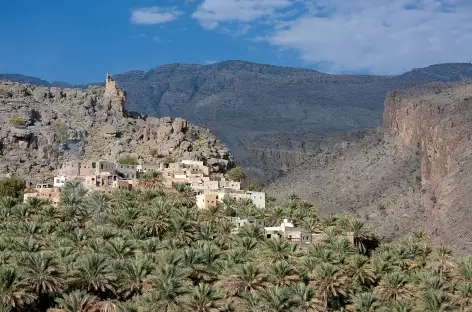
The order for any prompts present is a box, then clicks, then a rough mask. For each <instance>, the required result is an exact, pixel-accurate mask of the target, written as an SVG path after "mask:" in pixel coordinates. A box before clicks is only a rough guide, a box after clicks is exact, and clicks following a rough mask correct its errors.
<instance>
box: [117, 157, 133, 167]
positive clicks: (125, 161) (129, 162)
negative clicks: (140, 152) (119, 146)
mask: <svg viewBox="0 0 472 312" xmlns="http://www.w3.org/2000/svg"><path fill="white" fill-rule="evenodd" d="M118 163H120V164H123V165H137V164H138V160H137V159H136V157H133V156H129V155H127V156H121V157H120V158H118Z"/></svg>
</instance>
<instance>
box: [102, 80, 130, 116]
mask: <svg viewBox="0 0 472 312" xmlns="http://www.w3.org/2000/svg"><path fill="white" fill-rule="evenodd" d="M104 96H105V98H106V99H109V103H110V108H115V109H118V110H119V111H120V112H121V113H124V111H125V102H126V92H125V91H124V90H123V89H121V88H120V87H119V86H118V85H117V83H116V81H115V80H113V78H111V76H110V73H108V72H107V75H106V78H105V94H104Z"/></svg>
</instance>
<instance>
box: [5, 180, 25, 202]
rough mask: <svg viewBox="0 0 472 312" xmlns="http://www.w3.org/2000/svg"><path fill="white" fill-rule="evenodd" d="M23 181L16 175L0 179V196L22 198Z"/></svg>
mask: <svg viewBox="0 0 472 312" xmlns="http://www.w3.org/2000/svg"><path fill="white" fill-rule="evenodd" d="M24 189H25V181H24V180H22V179H20V178H18V177H15V176H13V177H9V178H4V179H1V180H0V197H6V196H8V197H13V198H19V199H23V191H24Z"/></svg>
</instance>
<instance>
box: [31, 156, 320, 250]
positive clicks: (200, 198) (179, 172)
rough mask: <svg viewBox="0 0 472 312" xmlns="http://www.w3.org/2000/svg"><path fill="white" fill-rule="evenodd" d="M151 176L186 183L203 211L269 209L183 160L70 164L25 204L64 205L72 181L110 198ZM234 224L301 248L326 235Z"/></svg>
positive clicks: (236, 185)
mask: <svg viewBox="0 0 472 312" xmlns="http://www.w3.org/2000/svg"><path fill="white" fill-rule="evenodd" d="M150 172H159V173H160V174H161V175H162V178H163V181H162V182H163V185H164V187H167V188H171V187H172V186H173V185H174V184H175V183H185V184H187V185H189V186H190V187H191V188H192V189H193V190H194V192H195V196H196V205H197V207H198V208H199V209H208V208H210V207H212V206H216V205H217V204H218V203H219V202H222V201H223V200H224V199H225V198H230V199H234V200H248V201H250V202H252V203H253V204H254V205H255V206H256V207H257V208H260V209H264V208H265V193H263V192H249V191H244V190H242V184H243V182H239V181H231V180H228V179H226V178H225V177H224V176H222V175H211V174H210V170H209V168H208V167H207V166H205V165H204V163H203V162H202V161H193V160H182V161H181V162H178V163H159V164H140V165H133V164H121V163H118V162H111V161H107V160H98V161H87V162H81V161H70V162H66V163H64V164H63V165H62V168H61V169H60V170H59V171H58V173H57V176H55V177H54V179H53V181H52V184H49V183H43V184H37V185H36V186H35V187H34V188H32V189H29V190H27V191H26V192H25V194H24V200H25V201H27V200H28V199H29V198H32V197H37V198H41V199H45V200H50V201H51V202H52V204H53V205H54V206H57V205H58V204H59V201H60V194H61V188H62V187H63V186H64V185H65V184H66V182H68V181H80V182H81V183H82V185H83V186H84V187H85V188H86V189H88V190H91V191H98V192H102V193H105V194H110V193H111V192H112V191H113V190H115V189H126V190H130V189H132V188H135V187H140V184H139V178H140V177H141V176H143V175H145V174H147V173H150ZM231 222H232V223H233V224H234V230H233V233H237V232H238V231H239V229H240V228H241V227H242V226H245V225H248V224H253V225H254V226H257V227H260V228H261V229H262V230H263V232H264V233H265V235H266V238H267V239H274V238H285V239H287V240H289V241H291V242H292V243H294V244H297V245H299V246H302V247H304V246H309V245H311V244H312V243H316V242H320V241H323V240H324V239H325V234H323V233H311V232H310V231H309V230H306V229H303V228H300V227H296V226H294V224H293V223H291V222H289V221H288V220H287V219H285V220H283V222H282V223H281V224H280V225H278V226H271V227H266V226H265V225H264V221H263V220H258V219H240V218H231Z"/></svg>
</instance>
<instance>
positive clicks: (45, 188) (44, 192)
mask: <svg viewBox="0 0 472 312" xmlns="http://www.w3.org/2000/svg"><path fill="white" fill-rule="evenodd" d="M30 198H39V199H43V200H49V201H51V203H52V205H53V206H55V207H57V206H58V205H59V202H60V198H61V189H60V188H59V187H54V186H53V185H51V184H47V183H43V184H36V186H35V187H34V188H33V189H32V190H27V191H26V192H25V194H24V195H23V201H24V202H27V201H28V200H29V199H30Z"/></svg>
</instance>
